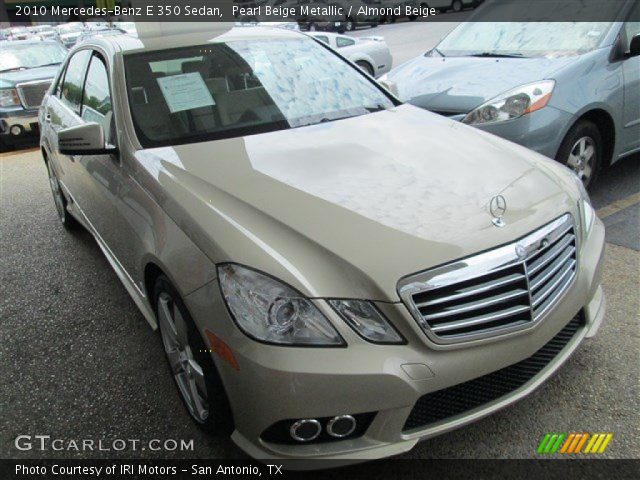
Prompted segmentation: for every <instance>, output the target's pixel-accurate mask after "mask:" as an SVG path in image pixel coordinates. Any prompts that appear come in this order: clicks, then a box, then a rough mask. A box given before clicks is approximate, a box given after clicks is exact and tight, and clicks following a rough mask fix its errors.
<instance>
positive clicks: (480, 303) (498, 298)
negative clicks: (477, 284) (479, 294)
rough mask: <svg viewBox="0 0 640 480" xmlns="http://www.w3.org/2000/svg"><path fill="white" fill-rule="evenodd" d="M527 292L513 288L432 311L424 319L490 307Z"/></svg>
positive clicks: (435, 318) (433, 318) (434, 318)
mask: <svg viewBox="0 0 640 480" xmlns="http://www.w3.org/2000/svg"><path fill="white" fill-rule="evenodd" d="M528 294H529V292H528V291H527V290H515V291H513V292H507V293H503V294H500V295H494V296H493V297H489V298H487V299H485V300H477V301H475V302H470V303H466V304H464V305H461V306H459V307H455V308H448V309H446V310H445V311H443V312H440V313H434V314H430V315H424V318H425V319H426V320H437V319H439V318H444V317H449V316H451V315H458V314H460V313H465V312H470V311H473V310H476V309H478V308H485V307H490V306H492V305H497V304H500V303H504V302H506V301H507V300H513V299H514V298H518V297H523V296H525V295H528Z"/></svg>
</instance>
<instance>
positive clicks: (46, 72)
mask: <svg viewBox="0 0 640 480" xmlns="http://www.w3.org/2000/svg"><path fill="white" fill-rule="evenodd" d="M66 54H67V49H66V48H64V47H63V46H62V45H60V43H58V42H52V41H46V40H45V41H35V40H24V41H21V42H1V43H0V147H4V146H7V145H12V144H14V143H16V141H18V140H20V139H22V138H24V137H25V136H29V135H33V134H36V133H37V132H38V108H40V104H41V103H42V98H43V97H44V94H45V92H46V91H47V90H48V89H49V85H50V84H51V80H53V77H54V76H55V75H56V73H57V72H58V66H59V65H60V63H62V62H63V61H64V59H65V57H66Z"/></svg>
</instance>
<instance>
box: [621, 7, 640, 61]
mask: <svg viewBox="0 0 640 480" xmlns="http://www.w3.org/2000/svg"><path fill="white" fill-rule="evenodd" d="M638 17H640V3H639V2H636V4H635V5H634V7H633V10H632V11H631V14H630V16H629V18H630V19H637V18H638ZM624 33H625V36H626V42H627V46H626V49H625V50H629V47H630V45H631V39H632V38H633V37H635V36H636V35H638V34H639V33H640V22H626V23H625V24H624Z"/></svg>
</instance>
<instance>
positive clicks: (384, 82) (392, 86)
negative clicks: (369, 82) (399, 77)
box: [378, 80, 398, 97]
mask: <svg viewBox="0 0 640 480" xmlns="http://www.w3.org/2000/svg"><path fill="white" fill-rule="evenodd" d="M378 83H380V85H382V86H383V87H384V88H386V89H387V90H389V91H390V92H391V93H392V94H394V95H395V96H396V97H397V96H398V85H396V82H392V81H391V80H380V81H379V82H378Z"/></svg>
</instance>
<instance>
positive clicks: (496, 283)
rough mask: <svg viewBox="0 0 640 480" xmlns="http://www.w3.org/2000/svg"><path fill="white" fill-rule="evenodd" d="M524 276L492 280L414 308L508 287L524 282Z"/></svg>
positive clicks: (516, 275) (516, 274)
mask: <svg viewBox="0 0 640 480" xmlns="http://www.w3.org/2000/svg"><path fill="white" fill-rule="evenodd" d="M525 278H526V277H525V276H524V274H518V273H514V274H513V275H509V276H508V277H506V278H501V279H498V280H493V281H491V282H485V283H483V284H480V285H478V286H477V287H476V286H474V287H469V288H466V289H463V290H459V293H456V294H454V295H449V296H446V297H441V298H437V299H435V300H430V301H428V302H421V303H416V307H418V308H422V307H429V306H432V305H438V304H441V303H446V302H452V301H454V300H460V299H461V298H466V297H470V296H472V295H477V294H480V293H485V292H489V291H491V290H495V289H496V288H499V287H504V286H505V285H510V284H512V283H516V282H521V281H523V280H525Z"/></svg>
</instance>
